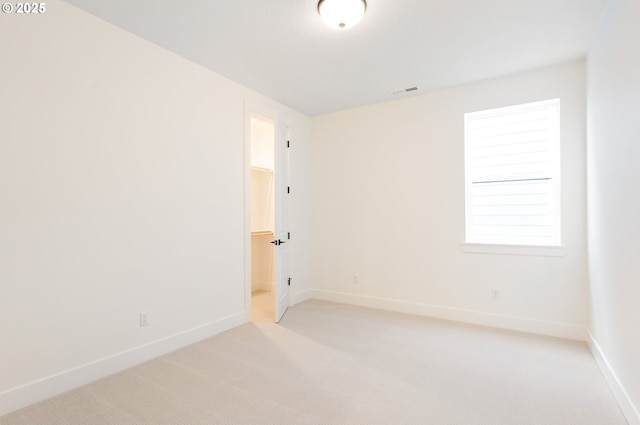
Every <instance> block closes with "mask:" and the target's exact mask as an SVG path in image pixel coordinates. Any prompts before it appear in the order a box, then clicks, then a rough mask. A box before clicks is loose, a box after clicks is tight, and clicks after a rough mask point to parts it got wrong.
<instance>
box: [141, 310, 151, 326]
mask: <svg viewBox="0 0 640 425" xmlns="http://www.w3.org/2000/svg"><path fill="white" fill-rule="evenodd" d="M145 326H149V313H147V312H143V313H140V327H141V328H142V327H145Z"/></svg>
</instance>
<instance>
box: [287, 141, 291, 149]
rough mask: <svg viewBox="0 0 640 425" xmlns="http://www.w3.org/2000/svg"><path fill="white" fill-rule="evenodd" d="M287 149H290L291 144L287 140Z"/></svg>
mask: <svg viewBox="0 0 640 425" xmlns="http://www.w3.org/2000/svg"><path fill="white" fill-rule="evenodd" d="M287 147H288V148H290V147H291V143H290V142H289V141H288V140H287Z"/></svg>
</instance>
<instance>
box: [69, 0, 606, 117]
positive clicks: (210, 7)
mask: <svg viewBox="0 0 640 425" xmlns="http://www.w3.org/2000/svg"><path fill="white" fill-rule="evenodd" d="M66 1H67V2H68V3H71V4H73V5H75V6H77V7H79V8H81V9H84V10H85V11H87V12H89V13H91V14H94V15H96V16H98V17H101V18H103V19H105V20H106V21H109V22H111V23H113V24H115V25H117V26H119V27H121V28H124V29H125V30H127V31H130V32H132V33H134V34H137V35H139V36H140V37H143V38H145V39H147V40H149V41H151V42H153V43H155V44H158V45H160V46H162V47H164V48H166V49H169V50H171V51H173V52H176V53H177V54H179V55H181V56H183V57H185V58H187V59H190V60H192V61H194V62H196V63H198V64H200V65H203V66H205V67H207V68H209V69H211V70H213V71H215V72H217V73H218V74H221V75H223V76H225V77H227V78H229V79H231V80H234V81H236V82H238V83H240V84H242V85H244V86H246V87H249V88H251V89H253V90H255V91H257V92H260V93H262V94H264V95H266V96H268V97H270V98H272V99H274V100H277V101H279V102H281V103H283V104H285V105H288V106H290V107H292V108H294V109H296V110H298V111H300V112H303V113H305V114H308V115H311V116H314V115H319V114H323V113H327V112H333V111H337V110H341V109H347V108H351V107H355V106H361V105H365V104H370V103H374V102H379V101H384V100H388V99H392V98H397V97H398V96H408V95H410V94H403V95H395V96H394V95H392V94H391V92H392V91H394V90H397V89H403V88H407V87H413V86H417V87H418V88H419V90H418V91H415V92H412V93H413V94H416V93H424V92H425V91H429V90H434V89H438V88H443V87H448V86H454V85H459V84H464V83H468V82H471V81H476V80H480V79H484V78H490V77H496V76H501V75H505V74H510V73H514V72H519V71H524V70H527V69H532V68H537V67H542V66H547V65H551V64H555V63H560V62H564V61H569V60H573V59H578V58H581V57H584V56H585V54H586V52H587V50H588V48H589V45H590V42H591V40H592V37H593V36H594V34H595V30H596V27H597V25H598V22H599V19H600V16H601V15H602V13H603V10H604V8H605V5H606V3H607V2H608V0H481V1H480V0H367V12H366V14H365V17H364V19H363V20H362V22H361V23H360V24H359V25H358V26H356V27H354V28H352V29H349V30H345V31H335V30H332V29H330V28H328V27H326V26H325V25H324V24H323V23H322V21H321V20H320V17H319V16H318V14H317V0H66Z"/></svg>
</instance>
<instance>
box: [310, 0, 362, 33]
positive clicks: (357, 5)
mask: <svg viewBox="0 0 640 425" xmlns="http://www.w3.org/2000/svg"><path fill="white" fill-rule="evenodd" d="M366 9H367V2H366V1H365V0H320V1H319V2H318V13H319V14H320V17H321V18H322V21H323V22H324V23H325V24H327V25H328V26H329V27H331V28H333V29H336V30H346V29H348V28H351V27H352V26H354V25H356V24H357V23H358V22H360V21H361V20H362V17H363V16H364V11H365V10H366Z"/></svg>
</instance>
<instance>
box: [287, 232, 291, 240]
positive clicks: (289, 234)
mask: <svg viewBox="0 0 640 425" xmlns="http://www.w3.org/2000/svg"><path fill="white" fill-rule="evenodd" d="M287 239H288V240H291V232H287Z"/></svg>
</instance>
